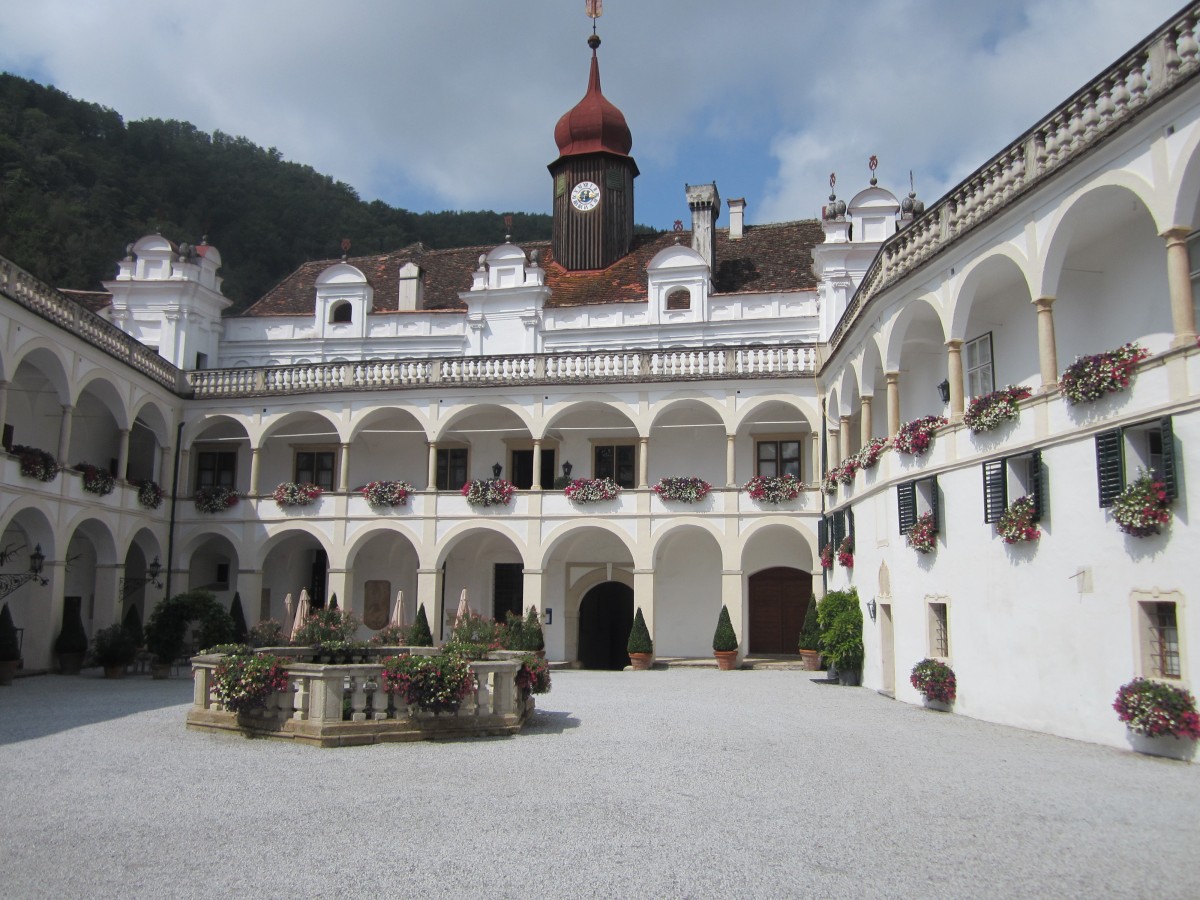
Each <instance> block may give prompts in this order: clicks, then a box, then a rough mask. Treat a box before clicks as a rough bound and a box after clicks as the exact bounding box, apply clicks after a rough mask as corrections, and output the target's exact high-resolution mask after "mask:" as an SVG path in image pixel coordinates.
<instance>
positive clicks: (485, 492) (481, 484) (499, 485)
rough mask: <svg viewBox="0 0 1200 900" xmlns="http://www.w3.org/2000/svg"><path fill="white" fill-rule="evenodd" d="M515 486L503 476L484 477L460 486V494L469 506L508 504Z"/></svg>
mask: <svg viewBox="0 0 1200 900" xmlns="http://www.w3.org/2000/svg"><path fill="white" fill-rule="evenodd" d="M516 490H517V489H516V488H515V487H514V486H513V483H512V482H511V481H506V480H505V479H503V478H486V479H477V480H475V481H468V482H467V483H466V484H464V485H463V487H462V495H463V496H464V497H466V498H467V503H469V504H470V505H471V506H508V504H509V501H511V500H512V498H513V494H514V493H516Z"/></svg>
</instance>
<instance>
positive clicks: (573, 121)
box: [554, 40, 633, 158]
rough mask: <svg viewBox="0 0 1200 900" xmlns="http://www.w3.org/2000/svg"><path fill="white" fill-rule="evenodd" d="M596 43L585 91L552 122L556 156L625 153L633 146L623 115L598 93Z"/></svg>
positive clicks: (598, 73) (618, 154)
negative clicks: (560, 116)
mask: <svg viewBox="0 0 1200 900" xmlns="http://www.w3.org/2000/svg"><path fill="white" fill-rule="evenodd" d="M589 43H590V42H589ZM599 43H600V42H599V41H598V40H597V41H596V42H595V44H593V46H592V71H591V75H590V76H589V78H588V87H587V93H586V94H584V95H583V99H582V100H580V101H579V102H578V103H576V104H575V106H574V107H573V108H572V109H571V110H569V111H568V112H567V113H566V115H564V116H563V117H562V118H561V119H559V120H558V124H557V125H555V126H554V141H555V143H556V144H558V155H559V157H560V158H561V157H563V156H578V155H580V154H582V153H600V152H603V153H615V154H616V155H617V156H628V155H629V149H630V148H631V147H632V146H633V135H631V134H630V133H629V126H628V125H626V124H625V116H624V115H623V114H622V113H621V111H620V110H619V109H617V108H616V107H615V106H613V105H612V104H611V103H609V102H608V101H607V100H606V99H604V95H603V94H602V93H600V63H599V62H598V61H597V59H596V46H597V45H598V44H599Z"/></svg>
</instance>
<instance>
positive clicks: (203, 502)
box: [192, 487, 241, 513]
mask: <svg viewBox="0 0 1200 900" xmlns="http://www.w3.org/2000/svg"><path fill="white" fill-rule="evenodd" d="M240 498H241V495H240V494H239V493H238V492H237V491H235V490H233V489H232V488H225V487H202V488H196V492H195V493H194V494H193V495H192V501H193V502H194V503H195V504H196V510H197V511H198V512H202V513H219V512H224V511H225V510H227V509H229V508H230V507H231V506H237V504H238V500H239V499H240Z"/></svg>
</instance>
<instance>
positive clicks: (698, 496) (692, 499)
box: [654, 475, 712, 503]
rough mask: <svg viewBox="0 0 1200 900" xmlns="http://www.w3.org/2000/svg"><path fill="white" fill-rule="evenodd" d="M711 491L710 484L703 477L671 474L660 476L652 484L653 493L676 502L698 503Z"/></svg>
mask: <svg viewBox="0 0 1200 900" xmlns="http://www.w3.org/2000/svg"><path fill="white" fill-rule="evenodd" d="M711 491H712V485H711V484H709V483H708V482H707V481H705V480H704V479H703V478H694V477H692V476H687V475H684V476H671V477H668V478H662V479H660V480H659V482H658V484H656V485H655V486H654V493H656V494H658V496H659V498H661V499H663V500H674V501H675V502H677V503H699V502H700V501H701V500H703V499H704V498H705V497H707V496H708V495H709V493H710V492H711Z"/></svg>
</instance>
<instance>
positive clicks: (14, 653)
mask: <svg viewBox="0 0 1200 900" xmlns="http://www.w3.org/2000/svg"><path fill="white" fill-rule="evenodd" d="M20 664H21V645H20V644H19V643H18V642H17V626H16V625H15V624H13V617H12V613H11V612H9V611H8V604H7V603H5V604H4V606H3V607H0V685H7V684H12V683H13V677H14V676H15V675H16V673H17V667H18V666H19V665H20Z"/></svg>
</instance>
